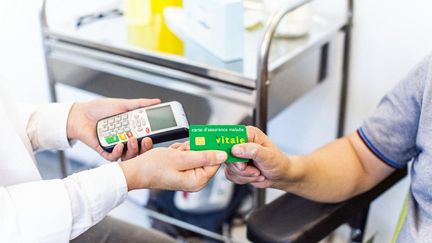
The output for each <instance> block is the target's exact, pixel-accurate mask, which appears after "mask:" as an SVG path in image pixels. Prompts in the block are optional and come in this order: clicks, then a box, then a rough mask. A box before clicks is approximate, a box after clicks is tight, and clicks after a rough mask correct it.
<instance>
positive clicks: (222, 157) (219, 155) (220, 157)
mask: <svg viewBox="0 0 432 243" xmlns="http://www.w3.org/2000/svg"><path fill="white" fill-rule="evenodd" d="M227 157H228V155H227V153H225V152H217V153H216V159H217V160H218V161H225V160H226V159H227Z"/></svg>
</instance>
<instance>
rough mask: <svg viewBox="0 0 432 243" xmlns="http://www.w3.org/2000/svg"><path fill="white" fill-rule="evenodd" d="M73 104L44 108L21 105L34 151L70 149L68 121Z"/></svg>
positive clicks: (49, 105)
mask: <svg viewBox="0 0 432 243" xmlns="http://www.w3.org/2000/svg"><path fill="white" fill-rule="evenodd" d="M72 104H73V103H51V104H47V105H42V106H33V105H30V104H23V103H19V104H18V105H17V107H18V110H19V113H20V117H21V119H23V120H24V123H26V124H27V126H26V131H27V136H28V138H29V140H30V142H31V145H32V147H33V150H45V149H57V150H63V149H67V148H70V146H71V144H70V141H69V140H68V137H67V120H68V117H69V112H70V109H71V107H72Z"/></svg>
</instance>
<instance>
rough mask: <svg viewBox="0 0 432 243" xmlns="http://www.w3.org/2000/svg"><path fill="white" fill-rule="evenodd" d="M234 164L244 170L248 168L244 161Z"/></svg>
mask: <svg viewBox="0 0 432 243" xmlns="http://www.w3.org/2000/svg"><path fill="white" fill-rule="evenodd" d="M234 166H235V167H237V169H239V170H244V169H245V168H246V166H245V164H244V163H234Z"/></svg>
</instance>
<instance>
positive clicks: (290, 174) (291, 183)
mask: <svg viewBox="0 0 432 243" xmlns="http://www.w3.org/2000/svg"><path fill="white" fill-rule="evenodd" d="M285 161H286V163H285V164H286V165H287V167H288V168H285V169H284V170H283V171H284V172H285V173H284V174H283V176H282V181H283V183H282V188H280V189H282V190H284V191H288V192H293V191H294V190H295V188H298V187H299V185H300V184H301V183H302V180H303V178H304V170H303V163H302V157H300V156H285Z"/></svg>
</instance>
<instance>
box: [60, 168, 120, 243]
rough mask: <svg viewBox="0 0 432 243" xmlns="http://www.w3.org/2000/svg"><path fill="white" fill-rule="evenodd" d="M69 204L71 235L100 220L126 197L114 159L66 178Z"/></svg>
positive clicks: (77, 233) (76, 234) (75, 235)
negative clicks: (70, 208) (71, 221)
mask: <svg viewBox="0 0 432 243" xmlns="http://www.w3.org/2000/svg"><path fill="white" fill-rule="evenodd" d="M65 183H66V188H67V190H68V193H69V197H70V198H71V204H72V218H73V226H72V234H71V239H73V238H75V237H77V236H78V235H80V234H81V233H82V232H84V231H86V230H87V229H88V228H90V227H92V226H93V225H95V224H96V223H98V222H99V221H101V220H102V219H103V218H104V217H105V216H106V214H107V213H109V212H110V211H111V210H112V209H113V208H115V207H117V206H118V205H119V204H121V203H122V202H123V201H124V200H125V199H126V197H127V183H126V178H125V177H124V174H123V170H122V169H121V167H120V165H119V164H118V163H116V162H113V163H109V164H105V165H102V166H101V167H99V168H96V169H92V170H88V171H83V172H80V173H77V174H74V175H72V176H69V177H68V178H66V179H65Z"/></svg>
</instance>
